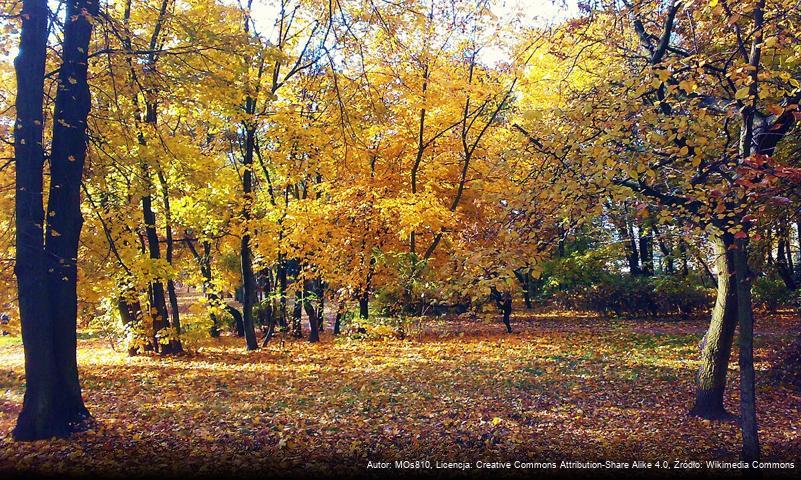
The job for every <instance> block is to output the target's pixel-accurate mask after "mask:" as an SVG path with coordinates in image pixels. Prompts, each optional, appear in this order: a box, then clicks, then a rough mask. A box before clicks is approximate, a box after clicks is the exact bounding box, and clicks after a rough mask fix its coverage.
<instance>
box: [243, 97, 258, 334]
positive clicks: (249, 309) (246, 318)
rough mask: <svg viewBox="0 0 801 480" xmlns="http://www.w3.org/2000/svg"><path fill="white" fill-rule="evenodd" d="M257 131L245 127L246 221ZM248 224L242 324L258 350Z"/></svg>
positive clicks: (244, 240) (254, 288)
mask: <svg viewBox="0 0 801 480" xmlns="http://www.w3.org/2000/svg"><path fill="white" fill-rule="evenodd" d="M247 102H248V109H249V110H248V111H250V108H251V104H252V103H255V101H254V100H253V99H251V98H248V99H247ZM255 136H256V131H255V129H254V128H253V127H251V126H247V127H246V128H245V158H244V160H243V163H244V167H245V168H244V172H243V174H242V192H243V193H244V195H245V207H244V209H243V212H242V213H243V216H244V217H245V221H247V220H249V219H250V209H251V205H252V202H253V150H254V148H255ZM248 228H249V227H248V226H246V227H245V232H244V233H243V234H242V241H241V248H240V255H241V259H242V288H243V290H244V292H243V295H242V297H243V298H242V325H243V328H244V330H245V343H246V344H247V349H248V350H257V349H258V348H259V342H258V339H257V338H256V330H255V327H254V325H253V305H254V304H255V301H256V289H257V285H256V275H255V274H254V272H253V258H252V252H251V249H250V232H249V231H248Z"/></svg>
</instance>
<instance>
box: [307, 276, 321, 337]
mask: <svg viewBox="0 0 801 480" xmlns="http://www.w3.org/2000/svg"><path fill="white" fill-rule="evenodd" d="M308 283H311V285H308ZM315 283H316V282H307V284H305V285H304V286H303V308H304V309H305V310H306V316H307V317H308V318H309V342H311V343H316V342H319V341H320V315H319V314H318V312H317V309H316V308H315V306H314V305H313V304H312V301H311V299H310V298H309V295H308V294H309V291H315V290H316V289H315V288H314V287H315V285H314V284H315ZM317 301H318V302H319V299H318V300H317Z"/></svg>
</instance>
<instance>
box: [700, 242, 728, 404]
mask: <svg viewBox="0 0 801 480" xmlns="http://www.w3.org/2000/svg"><path fill="white" fill-rule="evenodd" d="M733 245H734V239H733V238H732V236H731V235H730V234H724V235H723V237H722V238H716V239H715V240H714V247H715V256H716V265H717V271H718V277H717V283H718V293H717V299H716V300H715V306H714V308H713V310H712V320H711V321H710V323H709V329H708V330H707V332H706V335H704V339H703V341H702V347H701V367H700V369H699V371H698V389H697V392H696V399H695V405H694V406H693V408H692V410H690V415H694V416H698V417H702V418H708V419H730V418H732V416H731V414H729V413H728V412H727V411H726V409H725V408H724V407H723V394H724V392H725V390H726V375H727V372H728V369H729V357H730V355H731V346H732V341H733V339H734V330H735V329H736V328H737V289H736V288H735V285H733V283H732V281H733V276H734V259H733V255H732V250H731V249H730V247H732V246H733Z"/></svg>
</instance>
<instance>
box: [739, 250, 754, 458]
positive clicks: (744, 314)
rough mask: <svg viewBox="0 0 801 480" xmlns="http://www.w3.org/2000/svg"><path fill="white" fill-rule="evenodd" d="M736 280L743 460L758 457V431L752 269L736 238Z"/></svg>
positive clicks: (745, 251) (746, 251)
mask: <svg viewBox="0 0 801 480" xmlns="http://www.w3.org/2000/svg"><path fill="white" fill-rule="evenodd" d="M734 267H735V271H736V279H737V316H738V317H739V320H740V338H739V347H740V348H739V350H740V355H739V363H740V415H741V420H740V427H741V429H742V435H743V451H742V456H743V460H745V461H747V462H749V463H751V462H754V461H758V460H759V433H758V429H757V417H756V379H755V373H754V312H753V308H752V305H751V271H750V269H749V268H748V240H747V239H739V240H737V249H736V250H735V251H734Z"/></svg>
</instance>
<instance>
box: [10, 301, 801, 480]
mask: <svg viewBox="0 0 801 480" xmlns="http://www.w3.org/2000/svg"><path fill="white" fill-rule="evenodd" d="M513 325H514V327H515V329H516V332H515V333H513V334H511V335H510V334H506V333H504V332H503V327H502V325H500V324H499V323H496V322H490V321H489V320H487V321H473V322H467V321H463V320H456V319H454V320H450V321H438V322H437V324H436V325H433V326H432V327H431V328H430V329H429V330H428V331H426V332H425V333H422V334H419V335H416V336H412V337H411V338H406V339H403V340H398V339H383V340H355V341H348V340H347V339H346V338H339V339H337V340H334V339H333V338H332V336H331V335H330V329H329V330H326V332H325V333H324V334H323V340H322V342H321V343H319V344H309V343H307V342H306V341H304V340H287V341H286V342H282V341H281V339H280V338H276V339H274V340H273V341H272V342H271V343H270V344H269V345H268V346H267V348H264V349H262V350H260V351H257V352H251V353H247V352H245V349H244V343H243V340H241V339H238V338H235V337H222V338H219V339H210V340H209V341H208V343H206V344H204V345H202V346H201V347H199V349H198V351H197V352H195V353H193V354H191V355H186V356H181V357H175V358H159V357H154V356H140V357H134V358H130V357H128V356H126V355H125V354H124V353H122V352H114V351H112V350H111V349H110V348H109V346H108V343H107V342H104V341H103V340H100V339H81V340H80V341H79V353H78V357H79V365H80V368H81V375H82V383H83V388H84V397H85V399H86V403H87V406H88V408H89V410H90V411H91V412H92V414H93V415H94V416H95V417H96V419H97V420H98V423H97V426H96V428H94V429H93V430H90V431H88V432H85V433H80V434H77V435H75V436H74V437H73V438H71V439H66V440H64V439H61V440H58V439H54V440H48V441H44V442H37V443H18V442H14V441H13V440H12V439H11V436H10V431H11V429H12V427H13V425H14V421H15V419H16V415H17V413H18V412H19V410H20V406H21V402H22V395H23V383H24V376H23V353H22V347H21V345H19V344H18V343H15V342H11V341H8V342H3V343H2V344H0V392H2V396H0V474H1V473H2V472H9V471H21V470H26V471H34V472H64V473H78V472H80V473H83V474H85V473H102V474H117V475H125V476H130V475H136V474H156V473H159V474H166V475H170V474H176V475H177V474H182V473H187V472H191V473H193V474H202V473H213V472H217V471H231V470H236V471H240V472H246V473H247V472H250V473H256V472H259V473H264V472H269V471H273V470H275V471H281V472H293V471H301V470H303V471H305V472H309V471H313V470H315V469H319V470H321V471H325V472H327V473H331V472H336V471H342V472H343V473H348V472H364V471H365V467H366V465H367V462H368V460H372V461H393V460H396V459H397V460H412V461H414V460H429V461H431V462H434V461H437V460H439V461H448V460H453V461H470V462H475V461H476V460H484V461H496V460H498V461H512V462H513V461H515V460H521V461H548V460H563V459H572V460H582V461H585V460H610V459H613V460H621V461H634V460H645V461H670V462H672V461H673V460H676V459H679V460H702V461H704V460H714V459H719V460H725V461H736V460H737V459H738V452H739V444H740V436H739V429H738V426H737V425H736V424H735V423H734V422H709V421H706V420H700V419H696V418H691V417H689V416H688V415H687V411H688V410H689V408H690V407H691V404H692V401H693V395H694V373H695V370H696V368H697V366H698V362H697V357H698V347H697V344H698V341H699V339H700V337H701V335H702V333H703V330H704V327H705V319H697V320H688V321H664V322H658V321H652V320H651V321H642V320H615V321H610V320H606V319H594V318H571V317H568V316H566V315H565V314H562V315H555V314H551V315H542V316H535V315H523V314H521V315H518V316H515V317H513ZM800 327H801V318H798V317H796V316H793V315H774V316H771V317H769V318H766V317H764V316H759V317H758V319H757V341H756V359H757V365H756V368H757V374H758V375H759V374H761V373H762V374H763V373H764V371H765V370H766V369H767V368H768V367H769V366H770V364H771V363H772V362H774V361H775V360H776V358H778V356H779V354H780V349H781V347H782V346H783V345H785V344H787V343H788V342H789V340H790V338H791V337H790V335H791V334H792V332H795V331H797V330H798V328H800ZM732 359H733V363H734V364H733V365H732V370H731V371H730V379H731V380H730V383H729V389H728V394H727V407H728V408H729V409H730V411H732V412H736V411H737V409H738V406H737V405H738V404H737V402H738V396H737V380H736V378H737V371H736V353H735V354H733V357H732ZM758 414H759V420H760V434H761V441H762V448H763V458H764V459H765V460H770V461H781V460H789V461H795V462H798V460H799V458H801V421H799V419H801V394H799V393H796V392H792V391H790V390H787V389H785V388H780V387H776V386H772V385H769V384H766V383H764V382H763V383H761V384H760V386H759V390H758Z"/></svg>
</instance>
